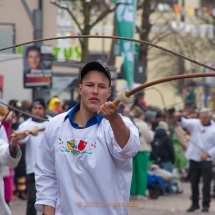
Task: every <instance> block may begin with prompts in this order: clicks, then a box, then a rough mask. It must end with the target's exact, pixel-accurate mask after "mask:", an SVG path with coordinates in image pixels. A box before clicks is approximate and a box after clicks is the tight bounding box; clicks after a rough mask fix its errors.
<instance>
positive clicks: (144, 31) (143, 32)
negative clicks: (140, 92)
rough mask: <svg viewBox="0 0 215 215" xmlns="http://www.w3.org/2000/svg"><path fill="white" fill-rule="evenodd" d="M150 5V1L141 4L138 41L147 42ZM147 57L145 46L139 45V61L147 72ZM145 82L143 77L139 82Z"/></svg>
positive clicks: (146, 0) (149, 27) (146, 47)
mask: <svg viewBox="0 0 215 215" xmlns="http://www.w3.org/2000/svg"><path fill="white" fill-rule="evenodd" d="M150 7H151V4H150V0H145V1H144V4H143V12H142V23H141V29H140V39H141V40H144V41H149V33H150V30H151V27H152V25H151V24H150V20H149V17H150V14H151V8H150ZM147 57H148V46H147V45H145V44H141V45H140V56H139V60H140V61H141V62H142V63H143V65H144V67H145V69H146V70H145V71H147V65H148V61H147ZM144 82H145V77H143V79H142V80H141V83H144Z"/></svg>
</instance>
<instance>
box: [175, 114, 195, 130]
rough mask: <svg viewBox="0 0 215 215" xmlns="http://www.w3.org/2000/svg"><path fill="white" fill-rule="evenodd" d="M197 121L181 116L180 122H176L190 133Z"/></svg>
mask: <svg viewBox="0 0 215 215" xmlns="http://www.w3.org/2000/svg"><path fill="white" fill-rule="evenodd" d="M198 123H199V120H198V119H185V118H183V117H182V118H181V121H180V122H179V121H178V122H177V124H178V125H180V126H181V127H182V128H186V129H187V130H188V131H189V132H190V133H191V132H192V131H193V130H194V129H195V127H196V125H198Z"/></svg>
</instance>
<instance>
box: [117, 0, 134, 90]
mask: <svg viewBox="0 0 215 215" xmlns="http://www.w3.org/2000/svg"><path fill="white" fill-rule="evenodd" d="M117 3H120V5H119V6H118V7H117V9H116V25H117V31H118V35H119V36H120V37H127V38H134V34H135V15H136V0H115V4H117ZM120 47H121V48H120V49H121V56H122V57H123V66H124V71H125V77H126V80H127V83H128V87H129V88H130V89H131V88H132V83H133V76H134V75H133V74H134V53H135V46H134V43H133V42H130V41H122V40H121V41H120Z"/></svg>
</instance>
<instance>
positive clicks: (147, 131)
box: [139, 123, 154, 144]
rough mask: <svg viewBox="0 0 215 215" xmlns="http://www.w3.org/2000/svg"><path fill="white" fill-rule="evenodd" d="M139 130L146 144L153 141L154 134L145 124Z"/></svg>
mask: <svg viewBox="0 0 215 215" xmlns="http://www.w3.org/2000/svg"><path fill="white" fill-rule="evenodd" d="M139 129H140V133H141V135H143V137H144V138H145V140H146V143H147V144H150V143H151V142H152V141H153V138H154V133H153V131H151V130H150V129H149V128H148V127H147V124H145V123H144V125H143V126H142V127H141V128H139Z"/></svg>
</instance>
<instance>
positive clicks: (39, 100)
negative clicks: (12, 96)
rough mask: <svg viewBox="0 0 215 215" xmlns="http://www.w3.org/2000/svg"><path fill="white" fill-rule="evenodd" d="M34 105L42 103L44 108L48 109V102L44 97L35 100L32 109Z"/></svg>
mask: <svg viewBox="0 0 215 215" xmlns="http://www.w3.org/2000/svg"><path fill="white" fill-rule="evenodd" d="M34 105H42V106H43V108H44V109H46V104H45V101H44V99H43V98H36V99H34V100H33V102H32V105H31V109H32V108H33V107H34Z"/></svg>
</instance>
